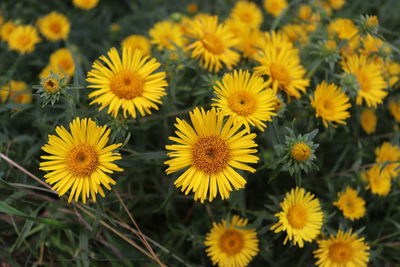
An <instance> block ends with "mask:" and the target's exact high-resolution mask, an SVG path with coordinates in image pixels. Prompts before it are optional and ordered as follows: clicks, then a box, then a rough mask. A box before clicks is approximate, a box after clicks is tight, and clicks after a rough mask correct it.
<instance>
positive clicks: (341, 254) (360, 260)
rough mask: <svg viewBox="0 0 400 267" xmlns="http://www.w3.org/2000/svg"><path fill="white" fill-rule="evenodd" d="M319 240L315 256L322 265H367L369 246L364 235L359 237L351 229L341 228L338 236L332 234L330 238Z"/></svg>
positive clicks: (322, 266)
mask: <svg viewBox="0 0 400 267" xmlns="http://www.w3.org/2000/svg"><path fill="white" fill-rule="evenodd" d="M317 242H318V249H317V250H315V251H314V257H315V258H317V259H318V260H317V265H318V266H320V267H330V266H337V267H339V266H340V267H347V266H349V267H350V266H357V267H363V266H365V267H366V266H367V263H368V257H369V252H368V250H369V246H368V245H366V244H365V242H364V237H362V238H358V236H357V234H352V231H351V230H350V231H348V232H347V233H345V232H343V231H342V230H339V231H338V232H337V234H336V236H334V235H332V234H331V236H330V238H329V239H326V240H320V241H317Z"/></svg>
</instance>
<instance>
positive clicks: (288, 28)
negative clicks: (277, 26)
mask: <svg viewBox="0 0 400 267" xmlns="http://www.w3.org/2000/svg"><path fill="white" fill-rule="evenodd" d="M282 31H283V32H284V33H285V34H286V35H287V37H288V38H289V40H290V41H291V42H293V43H295V42H299V43H300V44H306V43H307V42H308V34H307V31H306V30H305V27H304V26H302V25H300V24H286V25H285V26H283V28H282Z"/></svg>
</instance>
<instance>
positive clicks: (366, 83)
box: [355, 71, 371, 92]
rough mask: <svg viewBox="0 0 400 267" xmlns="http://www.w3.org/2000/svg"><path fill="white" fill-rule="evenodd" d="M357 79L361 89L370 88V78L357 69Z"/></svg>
mask: <svg viewBox="0 0 400 267" xmlns="http://www.w3.org/2000/svg"><path fill="white" fill-rule="evenodd" d="M355 75H356V77H357V81H358V83H359V84H360V88H361V90H363V91H365V92H368V91H369V90H370V89H371V79H370V78H369V76H368V75H367V74H366V73H364V72H363V71H358V72H357V73H355Z"/></svg>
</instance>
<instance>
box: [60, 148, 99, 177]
mask: <svg viewBox="0 0 400 267" xmlns="http://www.w3.org/2000/svg"><path fill="white" fill-rule="evenodd" d="M67 165H68V168H69V169H70V171H71V172H72V173H73V174H74V175H75V176H80V177H82V176H85V177H86V176H90V175H91V174H92V173H93V172H94V171H95V170H96V168H97V166H98V165H99V157H98V155H97V153H96V150H95V149H94V147H92V146H90V145H87V144H79V145H76V146H75V147H74V148H72V149H71V151H70V152H69V154H68V158H67Z"/></svg>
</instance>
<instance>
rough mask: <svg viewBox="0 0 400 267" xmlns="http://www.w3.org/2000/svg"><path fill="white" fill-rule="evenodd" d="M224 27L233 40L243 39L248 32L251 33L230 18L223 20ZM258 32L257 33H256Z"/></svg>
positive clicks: (247, 28)
mask: <svg viewBox="0 0 400 267" xmlns="http://www.w3.org/2000/svg"><path fill="white" fill-rule="evenodd" d="M224 25H225V26H226V27H227V28H228V30H229V31H230V32H231V33H232V34H233V36H234V37H235V38H238V39H240V38H244V37H245V36H247V35H248V34H249V33H250V32H252V30H251V29H249V27H248V26H247V25H246V24H244V23H243V22H241V21H237V20H234V19H231V18H228V19H227V20H225V22H224ZM257 32H259V31H257Z"/></svg>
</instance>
